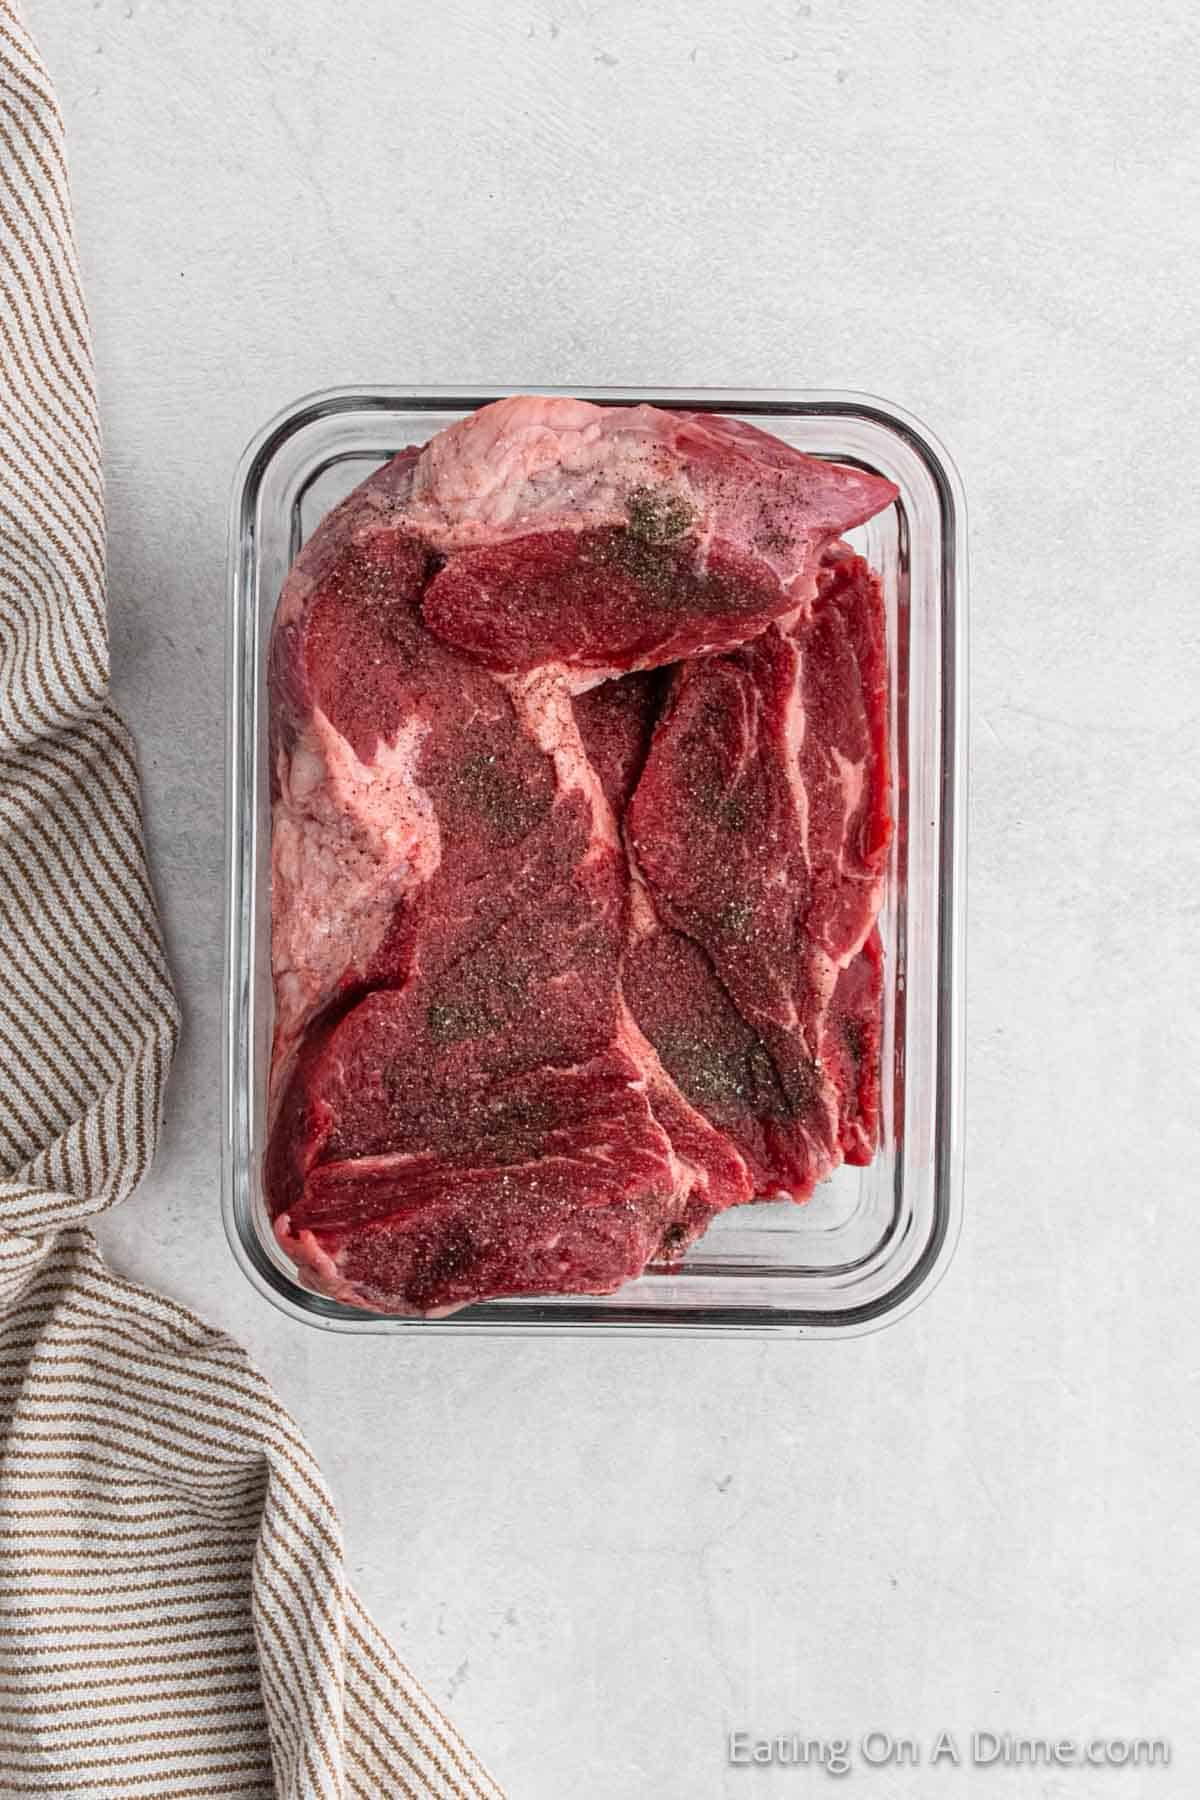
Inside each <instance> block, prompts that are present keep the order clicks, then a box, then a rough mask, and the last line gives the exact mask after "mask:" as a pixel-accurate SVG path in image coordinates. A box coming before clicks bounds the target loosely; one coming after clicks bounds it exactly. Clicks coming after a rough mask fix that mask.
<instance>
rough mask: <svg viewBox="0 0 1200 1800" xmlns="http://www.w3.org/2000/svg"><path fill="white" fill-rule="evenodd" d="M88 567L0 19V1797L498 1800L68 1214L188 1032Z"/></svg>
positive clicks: (298, 1454) (96, 459)
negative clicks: (179, 1022) (179, 1020)
mask: <svg viewBox="0 0 1200 1800" xmlns="http://www.w3.org/2000/svg"><path fill="white" fill-rule="evenodd" d="M104 555H105V544H104V494H103V487H102V481H101V469H100V443H99V434H98V428H97V417H96V400H95V391H94V386H93V376H92V358H91V349H90V343H89V336H88V323H87V314H86V311H85V308H84V302H83V295H82V293H81V291H80V283H79V271H78V267H77V264H76V258H75V248H74V242H73V235H72V226H71V216H70V207H69V201H68V191H67V174H66V168H65V164H64V160H63V134H62V124H61V120H60V118H59V114H58V109H57V106H56V104H55V100H54V97H53V94H52V92H51V89H50V86H49V83H48V80H47V76H46V72H45V70H44V68H43V66H42V64H41V61H40V59H39V57H38V55H37V52H36V51H35V49H34V47H33V45H32V43H31V41H30V39H29V37H28V35H27V33H26V31H25V29H24V27H23V25H22V24H21V22H20V19H19V18H18V17H17V15H16V14H15V12H14V11H13V9H12V6H11V4H10V0H0V1419H2V1421H3V1424H2V1435H0V1504H2V1508H3V1515H2V1518H0V1596H2V1599H0V1794H3V1795H4V1796H5V1800H8V1797H9V1796H17V1795H24V1794H55V1795H77V1796H90V1797H93V1800H95V1797H99V1800H121V1797H124V1796H129V1797H131V1800H132V1797H135V1796H136V1797H137V1800H166V1797H167V1796H173V1797H174V1796H178V1797H180V1800H182V1797H183V1796H187V1795H203V1796H206V1797H207V1796H215V1795H229V1794H235V1795H239V1796H241V1797H242V1800H251V1797H252V1796H258V1795H266V1794H278V1795H281V1796H288V1797H289V1800H290V1797H292V1796H296V1797H297V1800H298V1797H299V1796H317V1795H320V1796H323V1797H332V1796H335V1795H336V1796H339V1797H342V1796H348V1795H358V1796H363V1797H365V1800H391V1797H392V1796H408V1797H410V1800H426V1797H427V1796H437V1797H438V1800H443V1797H445V1796H454V1800H497V1797H498V1796H499V1795H500V1790H499V1788H498V1787H497V1786H496V1785H495V1783H494V1782H493V1781H492V1780H491V1779H490V1777H489V1776H488V1775H487V1774H486V1773H485V1771H484V1770H483V1769H482V1768H481V1767H480V1765H479V1763H478V1762H477V1761H476V1760H475V1758H474V1756H473V1755H472V1754H471V1752H470V1751H469V1750H468V1749H467V1747H466V1746H465V1744H464V1743H463V1742H462V1740H461V1739H460V1738H459V1736H458V1735H457V1733H456V1732H455V1730H454V1728H453V1727H452V1726H451V1725H450V1724H448V1723H447V1721H446V1720H445V1719H444V1718H443V1717H442V1715H441V1714H440V1713H439V1712H438V1710H437V1708H436V1707H435V1705H434V1704H433V1701H432V1700H431V1699H430V1698H429V1696H428V1695H427V1694H425V1693H424V1692H423V1691H422V1690H421V1689H420V1688H419V1687H418V1686H417V1684H416V1683H415V1682H414V1681H413V1679H412V1677H411V1676H410V1675H409V1674H408V1672H407V1671H406V1670H405V1669H404V1668H403V1667H402V1666H401V1664H400V1663H399V1661H398V1660H397V1658H396V1656H395V1654H394V1653H393V1651H392V1650H391V1648H390V1647H389V1645H388V1644H387V1642H386V1641H385V1640H384V1639H383V1638H382V1637H381V1636H380V1634H379V1632H378V1631H377V1630H376V1629H375V1627H374V1625H373V1624H372V1623H371V1621H370V1619H369V1618H368V1617H367V1615H366V1614H365V1613H364V1611H363V1609H362V1607H361V1606H360V1605H359V1603H358V1601H357V1600H356V1598H355V1597H354V1595H353V1594H352V1593H351V1592H350V1591H349V1590H348V1588H347V1586H346V1574H345V1566H344V1563H343V1557H342V1542H341V1534H340V1530H339V1527H338V1521H337V1517H336V1515H335V1513H334V1510H333V1506H332V1504H331V1502H330V1499H329V1495H328V1493H327V1492H326V1489H325V1486H324V1483H323V1482H322V1479H321V1476H320V1473H319V1471H318V1469H317V1467H316V1464H315V1463H314V1461H313V1458H312V1455H311V1453H310V1452H309V1450H308V1447H307V1445H306V1444H305V1442H304V1440H303V1438H302V1437H301V1436H300V1434H299V1432H298V1431H297V1429H296V1427H295V1425H294V1424H293V1422H292V1420H291V1419H290V1418H289V1417H288V1415H287V1413H286V1412H285V1411H284V1409H283V1407H282V1406H281V1405H280V1404H279V1402H278V1401H277V1400H276V1398H275V1396H274V1395H273V1394H272V1392H271V1390H270V1388H269V1387H268V1386H267V1384H266V1383H265V1382H264V1381H263V1379H262V1377H261V1376H260V1375H258V1374H257V1373H256V1371H255V1370H254V1369H253V1368H252V1367H251V1366H250V1364H249V1362H248V1361H247V1359H246V1357H245V1355H244V1354H243V1352H242V1351H241V1350H239V1349H238V1347H237V1346H236V1345H235V1344H233V1343H231V1342H230V1341H229V1339H228V1338H225V1337H223V1336H222V1335H221V1334H220V1333H219V1332H216V1331H213V1330H210V1329H209V1328H208V1327H207V1326H205V1325H203V1324H202V1323H201V1322H200V1320H199V1319H197V1318H195V1317H193V1315H192V1314H191V1313H189V1312H187V1311H185V1310H184V1308H182V1307H180V1306H176V1305H174V1304H173V1303H172V1302H171V1301H169V1300H163V1299H160V1298H158V1297H157V1296H156V1295H154V1294H150V1293H147V1292H145V1291H144V1290H143V1289H141V1288H137V1287H134V1286H132V1285H131V1284H130V1283H128V1282H125V1281H121V1280H119V1279H118V1278H117V1277H116V1276H115V1275H113V1274H112V1273H111V1272H110V1271H109V1270H108V1269H107V1268H106V1267H105V1266H104V1263H103V1261H102V1260H101V1258H100V1256H99V1254H98V1251H97V1248H96V1244H95V1241H94V1239H93V1237H92V1235H91V1233H90V1232H89V1231H88V1229H87V1228H86V1226H85V1225H84V1224H83V1223H82V1221H83V1220H85V1219H86V1218H87V1217H88V1216H89V1215H90V1214H92V1213H95V1212H99V1211H101V1210H102V1209H103V1208H105V1207H108V1206H112V1205H113V1204H115V1202H117V1201H118V1200H121V1199H122V1198H124V1196H125V1195H127V1194H128V1193H129V1192H130V1191H131V1190H132V1189H133V1188H134V1187H135V1186H136V1185H137V1183H138V1181H139V1180H140V1178H141V1176H142V1175H143V1174H144V1173H145V1171H146V1169H147V1167H148V1165H149V1162H150V1158H151V1156H152V1154H153V1151H154V1145H155V1139H156V1136H157V1133H158V1128H159V1121H160V1115H161V1111H162V1102H163V1090H164V1086H165V1082H166V1076H167V1070H168V1067H169V1065H170V1060H171V1053H172V1050H173V1048H174V1045H175V1036H176V1012H175V1003H174V999H173V997H172V992H171V982H170V975H169V973H168V970H167V966H166V962H165V959H164V956H163V947H162V940H161V937H160V935H159V928H158V919H157V914H156V909H155V901H154V894H153V891H152V889H151V887H150V883H149V879H148V876H147V872H146V864H145V857H144V853H143V847H142V828H141V817H140V808H139V797H138V779H137V771H136V767H135V764H134V759H133V755H132V751H131V748H130V743H129V739H128V737H127V735H126V732H125V729H124V727H123V726H122V724H121V721H120V719H119V718H118V717H117V715H116V714H115V713H114V712H113V710H112V708H111V706H110V705H109V703H108V699H107V693H108V645H107V631H106V622H105V600H104Z"/></svg>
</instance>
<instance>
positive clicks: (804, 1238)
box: [222, 388, 966, 1337]
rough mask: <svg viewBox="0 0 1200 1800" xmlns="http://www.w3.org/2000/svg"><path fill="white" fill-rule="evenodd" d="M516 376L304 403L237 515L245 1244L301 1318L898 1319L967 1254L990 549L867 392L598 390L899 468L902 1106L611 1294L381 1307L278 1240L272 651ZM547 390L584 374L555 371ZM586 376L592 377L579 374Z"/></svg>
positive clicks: (811, 1332)
mask: <svg viewBox="0 0 1200 1800" xmlns="http://www.w3.org/2000/svg"><path fill="white" fill-rule="evenodd" d="M506 391H509V390H505V389H499V388H497V389H481V388H472V389H466V388H437V389H435V388H416V389H412V390H408V391H403V390H401V389H398V388H354V389H345V390H339V391H334V392H330V393H323V394H316V395H313V396H311V397H310V398H308V399H305V400H301V401H299V402H298V403H297V404H296V405H295V406H293V407H290V408H289V409H288V411H287V412H285V413H283V414H282V415H281V416H280V417H279V418H277V419H275V420H273V421H272V423H271V424H269V425H268V426H266V427H265V429H264V430H263V431H261V432H260V433H259V435H258V436H257V437H256V438H255V439H254V441H253V442H252V443H251V444H250V446H249V448H248V449H247V451H246V454H245V456H244V457H243V458H242V462H241V466H240V468H239V470H238V475H237V481H236V486H235V490H234V497H233V513H232V519H231V531H230V557H229V566H230V580H229V637H228V667H227V698H228V732H229V736H228V767H227V807H228V817H227V836H226V854H227V860H228V870H227V876H228V885H227V895H228V898H227V908H228V910H227V918H226V956H227V966H226V998H225V1007H226V1013H225V1070H224V1094H223V1100H224V1132H223V1144H222V1152H223V1170H222V1174H223V1205H224V1216H225V1226H226V1230H227V1232H228V1235H229V1241H230V1244H231V1246H232V1248H233V1252H234V1255H235V1256H236V1258H237V1260H238V1262H239V1263H240V1264H241V1266H242V1268H243V1269H244V1270H245V1272H246V1274H247V1276H248V1277H249V1278H250V1280H251V1281H252V1282H254V1284H255V1285H256V1286H257V1287H258V1288H259V1289H260V1290H261V1291H262V1292H263V1293H264V1294H265V1295H266V1296H267V1298H268V1299H270V1300H272V1301H273V1302H274V1303H275V1304H276V1305H277V1306H280V1307H281V1308H282V1309H283V1310H284V1311H286V1312H287V1313H289V1314H290V1315H291V1316H292V1317H294V1318H298V1319H304V1320H307V1321H308V1322H309V1323H310V1324H313V1325H319V1326H323V1327H325V1328H326V1329H329V1330H337V1331H369V1332H397V1331H438V1332H463V1331H485V1332H505V1331H509V1332H524V1331H551V1332H553V1331H570V1332H577V1331H581V1330H583V1331H613V1330H624V1331H629V1330H649V1329H654V1330H664V1329H665V1330H673V1331H677V1332H678V1331H692V1332H747V1331H748V1332H751V1333H760V1334H767V1333H774V1332H783V1333H785V1334H790V1335H792V1336H823V1337H834V1336H838V1335H841V1334H843V1333H852V1332H861V1331H865V1330H869V1329H871V1328H873V1327H875V1326H878V1325H881V1324H883V1323H885V1322H887V1321H889V1320H892V1319H895V1318H898V1317H899V1316H900V1315H901V1314H902V1313H904V1312H906V1311H908V1310H909V1309H910V1308H911V1307H913V1306H914V1305H915V1304H916V1303H917V1302H918V1301H919V1300H920V1299H921V1298H922V1297H923V1296H924V1295H926V1294H927V1293H928V1292H929V1290H930V1289H931V1287H932V1286H933V1284H934V1283H935V1281H936V1280H937V1279H938V1277H939V1276H940V1275H941V1273H942V1271H943V1270H944V1268H945V1266H946V1264H947V1262H948V1260H949V1258H950V1255H951V1253H952V1251H953V1248H954V1243H955V1239H956V1236H957V1233H958V1225H959V1216H960V1208H961V1190H962V1065H963V1057H962V1027H963V871H964V848H965V846H964V833H963V825H964V818H963V815H964V812H965V804H966V793H965V785H966V784H965V759H966V729H965V727H966V717H965V714H966V677H965V670H966V629H965V628H966V565H965V538H964V530H965V528H964V516H963V498H962V492H961V488H960V485H959V481H958V478H957V475H956V473H955V470H954V468H953V465H952V464H951V463H950V461H949V459H948V457H947V456H946V454H945V452H944V451H943V450H942V449H941V448H940V446H939V445H938V444H937V443H936V441H935V440H934V439H933V438H932V437H931V436H930V434H929V433H928V432H927V431H926V429H925V428H924V426H922V425H919V424H918V423H917V422H916V421H915V420H914V419H912V418H910V417H909V416H908V415H907V414H905V413H903V412H901V411H899V410H898V409H897V408H895V407H893V406H890V405H885V404H884V403H883V402H882V401H878V400H873V399H870V398H868V397H865V396H862V395H854V394H827V393H789V392H778V391H766V390H760V391H742V392H732V391H724V390H717V389H708V390H704V391H702V392H697V393H689V392H682V391H673V390H666V389H663V390H658V391H654V392H635V391H633V390H631V389H626V388H610V389H604V390H600V391H591V392H586V393H583V394H581V396H580V397H582V398H585V399H594V400H596V401H599V402H601V403H603V404H606V405H617V404H622V403H628V404H632V403H634V402H637V401H649V402H650V403H651V404H653V405H660V406H667V407H680V408H687V409H691V410H698V411H710V412H724V413H731V414H734V415H735V416H738V417H742V418H746V419H749V420H752V421H753V422H754V423H755V424H757V425H760V426H762V427H763V428H764V429H766V430H768V431H771V432H774V433H775V434H776V435H777V436H779V437H781V438H784V439H785V440H787V442H789V443H792V444H795V445H796V446H797V447H798V448H800V449H802V450H805V451H807V452H809V453H810V454H813V455H817V456H828V457H831V458H833V459H835V460H836V461H839V462H845V463H855V464H858V465H860V466H862V467H865V468H868V469H871V470H875V471H878V473H880V474H881V475H886V476H888V477H889V478H890V479H891V480H892V481H894V482H895V483H896V484H897V486H898V487H899V490H900V498H899V500H898V502H897V503H896V505H895V506H893V507H892V508H890V509H889V510H888V512H887V513H886V514H884V515H882V516H881V517H879V518H876V519H872V520H871V522H870V524H869V525H867V526H866V527H864V528H863V529H862V530H861V531H858V532H856V533H854V534H853V540H854V542H855V543H856V547H857V548H859V549H860V550H861V551H862V552H863V554H864V555H866V556H867V558H868V559H869V560H870V562H871V563H872V564H873V565H874V567H875V568H876V569H878V570H879V572H880V574H881V576H882V578H883V585H884V592H885V596H886V601H887V615H888V647H889V656H890V670H891V695H890V731H891V744H892V767H893V771H894V776H893V781H894V793H893V809H894V812H895V817H896V826H897V828H896V832H895V836H894V842H893V848H892V866H891V876H890V881H889V887H888V899H887V903H886V905H885V908H884V912H883V915H882V917H881V919H880V928H881V931H882V934H883V941H884V947H885V972H886V973H885V992H884V1007H885V1030H884V1045H883V1059H884V1060H883V1123H882V1132H881V1142H880V1147H879V1151H878V1153H877V1155H876V1157H875V1160H874V1162H873V1163H872V1164H871V1165H870V1166H869V1167H868V1168H865V1169H858V1168H842V1169H840V1170H838V1172H837V1173H836V1175H835V1176H834V1177H833V1178H832V1179H831V1180H830V1181H828V1182H826V1183H824V1184H823V1185H822V1186H821V1187H820V1188H818V1190H817V1192H816V1194H815V1195H814V1196H813V1198H812V1199H811V1200H810V1201H809V1202H808V1204H807V1205H805V1206H795V1205H791V1204H788V1203H780V1204H774V1205H765V1206H755V1207H741V1208H738V1209H736V1210H734V1211H731V1212H728V1213H725V1214H723V1215H721V1216H719V1217H718V1218H717V1219H715V1220H714V1222H713V1224H712V1225H711V1226H710V1228H709V1230H708V1231H707V1233H706V1234H705V1236H704V1237H703V1238H702V1239H701V1240H700V1241H699V1243H697V1244H696V1245H694V1246H693V1248H692V1249H691V1250H690V1251H689V1253H688V1255H687V1256H686V1257H685V1259H684V1260H683V1262H682V1263H681V1264H679V1265H676V1266H673V1267H672V1268H671V1269H670V1271H669V1272H668V1271H665V1270H664V1271H662V1272H658V1271H649V1272H647V1273H646V1274H644V1275H642V1276H641V1277H640V1278H639V1279H638V1280H636V1281H632V1282H629V1283H627V1284H626V1286H625V1287H623V1288H622V1289H621V1290H620V1292H619V1293H616V1294H613V1295H610V1296H608V1297H606V1298H599V1299H596V1298H592V1297H579V1298H574V1297H567V1296H564V1297H562V1298H555V1299H549V1300H548V1299H544V1298H538V1299H536V1300H520V1299H512V1300H494V1301H487V1302H484V1303H481V1304H479V1305H476V1306H472V1307H469V1308H467V1309H466V1310H465V1311H463V1312H460V1313H457V1314H454V1315H453V1316H452V1317H450V1318H448V1319H438V1320H424V1319H410V1318H389V1317H381V1316H380V1315H378V1314H373V1313H367V1312H363V1311H358V1310H356V1309H354V1308H351V1307H347V1306H344V1305H341V1304H339V1303H338V1302H336V1301H333V1300H329V1299H326V1298H325V1297H324V1296H322V1295H320V1294H315V1293H311V1292H310V1291H309V1290H308V1289H307V1288H305V1287H304V1286H303V1284H302V1283H301V1282H300V1280H299V1279H298V1275H297V1271H296V1270H295V1268H294V1267H293V1266H292V1264H291V1263H290V1262H289V1260H288V1259H287V1258H286V1257H285V1256H284V1254H283V1252H282V1251H281V1250H280V1249H279V1248H278V1246H277V1245H276V1242H275V1239H274V1236H273V1234H272V1231H271V1227H270V1221H269V1218H268V1214H267V1209H266V1205H265V1203H264V1199H263V1194H262V1188H261V1181H260V1173H261V1163H262V1152H263V1149H264V1144H265V1121H264V1114H265V1100H266V1071H267V1064H268V1054H269V1047H270V1039H271V1007H272V1000H271V969H270V903H271V897H270V802H269V793H268V779H267V757H266V744H267V694H266V686H265V672H266V646H267V641H268V636H269V633H270V629H271V619H272V614H273V612H274V608H275V602H276V599H277V598H278V595H279V590H280V586H281V585H282V582H283V579H284V576H285V575H286V573H287V571H288V568H289V566H290V564H291V562H292V560H293V558H294V557H295V555H296V553H297V551H298V550H299V549H300V546H301V545H302V544H303V543H304V541H305V539H306V538H307V537H308V536H309V535H310V534H311V532H312V531H313V529H314V528H315V526H316V525H317V524H318V522H319V521H320V520H321V518H322V517H323V516H324V515H325V513H327V512H328V511H329V509H330V508H331V507H332V506H334V505H336V503H337V502H338V501H339V500H341V499H342V498H343V497H344V495H345V494H347V493H348V492H349V491H350V489H351V488H352V487H354V486H356V485H357V483H358V482H360V481H362V480H364V479H365V478H366V477H367V476H368V475H369V474H370V473H371V472H372V470H374V469H375V468H376V467H377V466H378V465H379V464H380V463H381V462H383V461H384V460H385V459H386V458H387V457H389V456H391V455H393V454H394V453H395V452H396V451H397V450H399V449H401V448H402V447H403V446H404V445H406V444H413V443H422V442H424V441H425V440H426V439H427V438H429V437H430V436H432V435H433V433H434V432H436V431H439V430H440V429H441V428H442V427H443V426H444V425H448V424H450V423H452V422H453V421H454V420H456V419H459V418H461V417H462V416H463V415H464V414H465V413H467V412H469V411H471V410H472V409H473V408H475V407H477V406H480V405H483V404H485V403H486V402H487V401H488V400H493V399H496V398H497V397H498V396H499V395H500V394H502V393H504V392H506ZM536 391H540V392H544V393H556V392H565V391H567V390H564V389H554V388H545V389H540V390H536ZM570 391H572V392H577V393H578V392H579V390H570Z"/></svg>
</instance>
